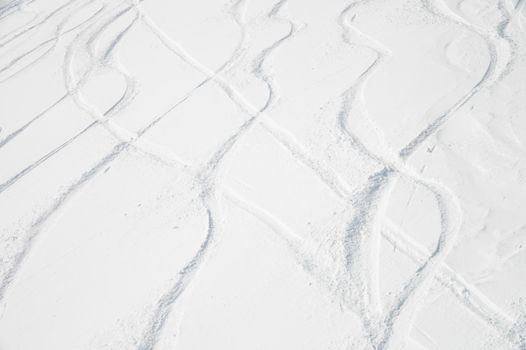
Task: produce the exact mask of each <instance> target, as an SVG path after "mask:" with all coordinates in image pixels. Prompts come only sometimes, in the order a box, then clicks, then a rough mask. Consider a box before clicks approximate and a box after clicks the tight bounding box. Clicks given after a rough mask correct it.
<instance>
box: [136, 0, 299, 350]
mask: <svg viewBox="0 0 526 350" xmlns="http://www.w3.org/2000/svg"><path fill="white" fill-rule="evenodd" d="M285 3H286V0H285V1H279V2H278V3H277V4H276V5H275V6H274V7H273V8H272V10H271V11H270V12H269V14H268V18H269V19H271V20H272V19H273V18H274V17H275V15H276V14H277V13H278V12H279V10H280V8H281V7H282V6H283V5H284V4H285ZM244 5H245V4H244V1H243V0H241V1H238V2H236V3H235V4H234V5H233V6H232V10H233V11H231V15H232V17H233V19H234V21H236V23H237V24H238V26H239V27H240V29H241V31H242V34H241V42H240V45H239V46H238V50H239V51H238V52H234V54H233V55H232V57H231V58H230V60H229V61H227V62H226V63H225V64H224V65H222V66H221V68H220V71H219V72H217V73H213V72H212V71H211V70H210V69H208V68H207V67H205V66H203V65H201V64H200V63H199V62H198V61H197V60H195V59H193V58H192V57H191V56H190V55H188V53H187V52H186V51H185V50H184V49H183V48H182V47H181V46H180V45H178V44H177V43H176V42H174V41H173V40H171V39H170V38H169V37H168V36H167V35H166V34H165V33H164V32H162V31H161V30H160V28H158V27H157V26H155V25H153V22H152V21H151V20H150V19H149V18H148V17H147V16H146V15H145V14H144V13H142V16H143V18H144V19H145V20H146V22H147V23H148V24H149V26H150V28H151V29H152V30H154V31H155V32H156V34H157V35H158V37H159V38H160V39H161V41H162V42H163V43H165V45H166V46H167V47H168V48H169V49H170V50H171V51H172V52H174V53H175V54H176V55H177V56H179V57H180V58H182V59H183V60H185V61H186V62H188V63H190V64H192V65H193V66H194V67H195V68H197V69H198V70H199V71H201V72H202V73H204V74H206V75H207V76H208V77H209V78H211V79H212V81H214V82H216V83H217V84H218V85H219V86H220V87H221V88H222V89H223V91H224V92H225V93H226V95H227V96H228V97H229V98H230V99H231V100H232V101H233V102H234V103H235V104H236V105H237V106H238V108H239V109H240V111H242V112H245V113H247V114H248V115H249V119H248V120H247V121H245V122H244V123H243V124H242V125H241V127H240V128H239V129H238V130H237V131H236V132H235V133H234V134H233V135H232V136H230V137H229V138H228V139H227V140H226V141H225V142H224V143H223V144H222V146H221V147H220V148H219V149H218V150H217V151H216V152H215V154H214V155H213V156H212V158H211V159H210V161H208V162H207V163H206V164H205V165H204V166H203V168H202V170H201V171H200V173H199V180H200V183H202V186H203V194H204V195H203V198H204V201H203V204H204V205H205V207H207V208H211V207H213V206H215V205H217V206H218V207H219V203H215V202H216V201H217V198H214V196H212V195H210V194H211V193H214V194H215V193H216V191H218V190H219V189H221V188H222V186H223V183H222V174H221V170H222V165H223V164H224V163H226V162H227V158H226V157H227V156H228V154H230V153H232V152H233V151H234V148H235V146H236V145H238V144H239V140H241V139H242V138H243V137H244V136H245V135H246V134H248V132H249V131H250V130H251V129H252V128H253V127H254V126H255V125H256V124H257V122H258V121H259V119H261V118H262V116H263V113H264V112H265V111H266V110H267V109H270V108H271V107H272V106H273V104H274V103H276V101H277V99H278V97H277V96H276V94H275V90H274V82H273V80H272V79H271V78H270V77H269V75H267V73H266V72H265V70H264V67H263V66H264V63H265V61H266V60H267V59H269V57H270V56H271V53H272V51H274V50H275V49H276V48H277V47H278V46H279V45H280V44H281V43H282V42H283V41H285V40H286V39H287V38H289V37H291V36H292V35H293V33H294V27H293V24H292V23H291V30H290V32H289V33H288V34H287V35H286V36H284V37H283V38H281V39H279V40H278V41H276V42H275V43H274V44H272V45H271V46H270V47H268V48H266V49H264V50H263V51H262V53H261V54H260V55H259V56H258V57H257V59H256V61H255V64H254V69H253V73H254V75H256V76H257V77H258V78H260V79H262V80H264V81H265V83H266V84H267V87H268V89H269V95H268V99H267V101H266V103H265V105H264V106H263V108H261V109H260V110H259V111H258V110H255V111H254V110H253V109H254V108H253V107H252V105H250V104H249V103H248V101H247V100H246V99H245V98H244V97H243V96H242V95H241V94H239V93H238V92H237V91H236V90H234V89H233V88H231V87H230V86H229V85H228V83H226V82H225V81H224V80H223V79H221V78H219V77H218V76H219V74H220V73H221V72H223V71H226V70H228V69H232V68H233V67H234V66H235V63H237V61H238V60H239V59H240V58H241V56H242V53H243V52H244V51H245V50H246V48H245V45H244V44H245V39H246V38H247V34H246V25H245V23H244V19H243V12H242V10H241V7H242V6H244ZM236 51H237V50H236ZM250 107H252V108H250ZM230 192H232V191H231V190H230ZM216 195H218V194H216ZM213 217H214V218H215V220H220V216H219V215H215V216H213ZM216 231H219V230H217V229H215V230H213V232H211V233H210V235H209V236H207V239H206V242H207V243H206V245H204V246H203V249H202V250H200V251H199V252H198V254H199V255H200V256H202V258H201V259H199V261H198V262H197V263H195V264H194V265H193V269H192V271H193V272H192V276H193V274H194V273H196V272H197V271H198V270H199V269H200V268H201V266H202V265H203V264H204V263H205V257H206V255H207V254H209V250H210V249H211V245H210V244H209V243H208V242H210V241H212V240H213V239H214V238H215V236H216V235H217V234H218V232H216ZM192 276H190V277H187V275H186V274H184V275H182V276H181V277H180V278H179V279H178V280H177V281H176V282H175V284H174V286H173V287H172V288H171V289H170V290H169V291H168V292H167V294H165V296H163V298H161V300H162V301H163V300H165V299H168V300H169V302H160V303H159V304H158V306H157V308H156V310H155V312H154V314H153V317H152V319H151V320H150V322H149V325H148V326H147V328H146V333H145V335H143V338H142V340H141V342H140V344H139V347H138V349H139V350H151V349H154V348H155V345H156V344H157V342H158V341H159V338H160V336H161V334H162V330H163V326H164V324H165V322H166V319H167V317H169V316H170V313H171V311H172V309H173V306H174V304H175V302H176V301H177V299H178V297H179V296H180V295H181V293H182V292H183V291H184V289H185V288H186V287H187V285H188V284H189V283H191V281H192ZM183 279H184V280H185V282H184V287H179V284H180V283H181V282H180V281H182V280H183ZM166 296H170V297H168V298H167V297H166ZM178 327H179V326H177V328H178ZM175 333H176V334H177V333H178V330H175ZM176 339H177V338H176Z"/></svg>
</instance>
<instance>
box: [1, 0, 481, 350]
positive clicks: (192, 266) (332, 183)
mask: <svg viewBox="0 0 526 350" xmlns="http://www.w3.org/2000/svg"><path fill="white" fill-rule="evenodd" d="M283 3H284V1H280V2H279V3H278V4H277V5H276V6H277V7H278V10H279V7H281V6H282V4H283ZM275 13H277V10H276V11H275V12H274V14H275ZM271 14H272V11H271ZM269 16H270V14H269ZM292 32H293V31H292V30H291V33H290V35H292ZM243 35H244V34H243ZM285 39H286V38H283V39H281V40H280V41H282V40H285ZM274 45H275V46H277V43H275V44H274ZM274 45H273V46H274ZM110 50H111V49H110ZM270 51H272V50H270V48H269V53H270ZM190 57H191V56H190ZM262 57H263V58H262V59H261V61H260V65H259V69H261V67H262V64H263V61H264V59H265V55H264V54H263V55H262ZM227 65H228V63H226V64H225V66H227ZM375 65H376V62H375V63H374V64H373V66H371V72H372V70H373V69H372V68H374V66H375ZM203 67H204V66H203ZM256 67H257V66H256ZM205 69H206V67H205ZM488 70H489V69H488ZM207 73H211V74H207V76H208V78H207V79H206V80H205V81H203V83H201V84H200V85H198V86H197V87H196V88H195V89H197V88H199V87H200V86H202V85H203V84H206V83H207V82H208V81H214V82H216V83H217V82H218V81H220V82H221V80H220V78H218V77H217V75H218V72H212V71H210V70H207ZM254 74H255V75H256V76H258V74H259V76H258V77H259V78H261V79H263V80H265V78H266V79H267V80H265V82H266V83H267V85H268V86H269V89H270V90H272V88H271V86H272V84H271V83H270V82H271V81H272V78H271V77H269V76H267V77H265V76H264V75H263V71H262V70H260V71H259V72H257V69H255V70H254ZM485 76H486V75H485ZM364 81H365V79H364ZM224 90H225V92H227V91H228V92H227V94H228V93H230V94H229V96H230V97H231V98H232V99H233V100H234V99H235V98H239V101H242V102H245V101H246V100H244V98H242V95H240V94H238V93H237V92H236V91H235V90H233V89H231V88H230V86H229V85H228V84H227V83H226V82H225V85H224ZM193 91H195V90H193ZM477 91H478V90H477ZM240 96H241V97H240ZM188 97H189V96H186V97H185V98H184V99H183V100H182V101H180V102H179V103H182V102H184V101H185V100H186V99H187V98H188ZM272 99H273V91H270V94H269V100H268V101H267V103H266V105H265V106H264V108H263V109H262V110H261V111H259V112H258V111H257V110H256V109H255V108H254V107H253V106H252V105H250V104H244V103H241V104H239V105H240V106H245V107H246V106H248V108H247V110H249V111H251V112H252V118H251V119H249V121H247V123H248V124H247V123H245V124H243V126H242V127H241V128H240V130H239V131H238V133H236V135H239V136H236V135H234V136H233V137H232V138H231V139H229V140H228V141H227V142H226V143H225V145H224V146H223V147H222V150H221V149H220V150H219V151H218V152H217V153H216V156H215V157H214V158H213V160H212V161H211V162H210V163H209V166H208V167H207V168H208V170H207V171H206V172H205V174H206V176H204V177H203V178H204V179H208V180H207V181H209V182H211V180H210V179H211V178H215V177H216V176H217V175H212V174H214V173H215V171H216V168H218V165H219V164H220V163H222V159H223V158H224V156H225V155H226V154H227V153H228V152H229V150H230V149H231V148H232V147H233V145H234V144H235V143H236V142H237V140H238V138H239V137H240V135H242V134H243V133H245V132H246V130H248V129H249V128H250V126H251V125H252V124H253V123H254V122H250V121H251V120H254V119H255V117H256V116H258V115H264V114H263V113H262V112H263V111H264V110H265V109H267V108H268V107H269V106H270V105H271V104H272V102H271V100H272ZM468 99H469V98H468ZM465 102H467V101H465ZM465 102H464V103H465ZM179 103H177V104H176V105H178V104H179ZM464 103H462V104H464ZM172 108H175V106H174V107H172ZM172 108H171V109H172ZM458 108H460V106H458ZM458 108H455V109H451V110H450V111H451V112H450V113H453V112H454V111H455V110H457V109H458ZM171 109H170V110H171ZM254 111H256V112H255V113H254ZM450 113H449V112H448V115H449V114H450ZM166 114H167V113H165V114H163V115H162V116H160V117H159V118H157V119H156V120H155V121H154V122H153V123H152V124H150V126H153V125H155V123H157V122H158V121H159V120H160V119H161V118H162V117H164V115H166ZM260 118H263V117H260ZM442 123H443V122H442ZM265 125H266V124H265ZM269 125H270V126H268V125H267V128H268V129H267V130H271V131H274V132H275V130H276V129H277V130H279V127H277V126H276V125H274V124H272V122H269ZM440 125H441V124H440ZM430 127H431V129H430V131H429V132H428V133H427V136H425V137H424V138H422V137H420V135H422V133H421V134H419V136H417V138H415V140H417V139H419V137H420V139H419V141H418V142H414V145H413V146H412V147H409V145H408V146H406V147H405V148H404V149H403V150H402V151H404V150H406V151H405V152H402V151H400V156H401V157H402V158H404V156H403V154H408V156H409V155H410V154H411V153H412V152H413V151H414V150H415V149H416V147H417V146H418V145H420V144H421V143H422V142H423V141H424V140H425V139H426V138H427V137H428V136H429V135H431V134H432V133H433V132H434V131H435V130H436V129H437V128H438V127H435V128H434V129H433V127H432V126H430ZM148 129H149V128H148V127H146V128H145V129H143V130H142V131H141V132H140V133H137V135H136V136H135V138H132V141H131V142H123V143H120V144H119V145H118V146H116V147H115V148H114V150H113V151H112V153H111V154H110V155H109V156H108V157H105V158H104V159H103V161H102V162H101V163H98V165H96V166H95V167H94V168H92V169H90V171H88V172H86V173H85V174H84V175H83V176H82V177H81V179H80V181H78V182H76V184H74V185H73V186H72V187H70V189H71V191H69V190H68V191H66V192H65V194H64V196H61V197H63V199H64V200H65V199H67V198H68V197H69V196H70V194H72V193H73V192H75V191H77V190H78V188H79V187H80V186H81V185H82V184H83V183H85V182H86V181H87V180H89V178H91V177H92V176H93V175H95V173H97V172H98V171H99V170H100V169H101V168H103V167H104V165H106V164H107V163H109V162H111V161H113V160H114V159H115V158H116V157H117V155H118V154H120V152H122V151H123V150H124V149H125V148H127V147H128V146H130V145H131V144H132V142H133V140H135V139H137V138H138V137H140V136H141V135H142V134H144V133H145V132H146V131H147V130H148ZM345 129H346V128H345ZM428 129H429V128H428ZM269 132H270V131H269ZM277 134H278V135H280V136H281V134H284V135H285V136H283V137H281V138H278V139H279V140H282V142H283V140H290V138H289V136H290V135H287V132H286V131H283V130H279V132H278V133H277ZM290 143H291V144H292V146H291V144H288V145H286V146H287V148H288V149H289V150H292V152H293V153H295V151H294V147H298V148H299V151H296V152H297V153H295V157H296V158H299V157H298V154H299V155H300V157H301V156H302V157H304V159H303V160H302V162H304V163H309V162H310V164H309V167H311V169H312V168H315V169H313V170H314V171H315V172H316V173H317V174H318V175H319V176H320V177H321V178H322V179H325V180H324V181H325V182H326V183H328V185H329V187H330V188H331V189H333V190H335V192H336V193H339V194H343V195H344V196H345V195H346V194H348V193H349V192H348V190H347V188H346V186H345V185H342V181H341V179H340V178H339V177H338V176H335V175H334V174H333V173H332V172H331V171H330V170H329V171H327V170H325V169H324V166H323V164H322V165H320V163H319V162H317V161H315V160H312V157H310V155H307V152H305V150H304V149H303V148H302V147H301V146H298V145H299V144H298V143H295V141H292V142H290ZM410 145H411V143H410ZM359 147H361V146H359ZM408 147H409V148H408ZM362 150H365V148H362ZM408 156H407V157H408ZM407 157H406V158H407ZM99 164H102V165H99ZM385 170H386V171H387V172H388V173H390V171H391V169H390V168H386V169H385ZM406 175H407V174H406ZM407 176H408V177H409V178H410V179H412V180H415V179H418V180H420V181H422V183H424V180H421V179H420V178H419V177H417V176H415V174H411V173H410V172H409V173H408V175H407ZM327 178H328V179H329V181H327ZM380 178H381V179H382V178H383V177H382V176H380ZM382 181H383V180H382ZM205 182H206V181H205ZM373 182H374V181H373ZM217 186H219V185H215V187H217ZM215 187H213V188H215ZM342 188H343V190H342ZM209 191H211V189H209ZM373 192H374V191H371V190H366V191H365V194H369V195H371V194H374V193H373ZM438 192H439V191H437V193H438ZM207 193H209V192H207ZM205 197H206V196H205ZM210 198H211V197H210ZM209 200H210V199H209ZM62 202H63V201H57V202H56V203H57V204H56V205H54V208H53V209H52V210H51V211H50V212H49V215H47V217H46V215H43V216H42V217H41V218H42V220H37V221H36V223H35V224H36V225H33V227H38V226H40V225H42V223H44V222H45V221H46V220H47V218H48V217H49V216H50V215H51V214H53V212H55V211H56V210H57V209H58V208H59V207H60V206H61V205H62ZM205 202H206V201H205ZM372 204H373V202H372V201H369V202H368V204H367V205H368V206H370V205H372ZM207 205H208V215H209V223H210V226H209V232H208V235H207V238H206V239H205V242H204V243H203V245H202V246H201V248H200V249H199V251H198V253H197V254H196V258H195V259H192V261H194V260H195V262H194V263H192V261H191V262H190V263H189V264H188V265H187V268H185V269H183V272H184V271H186V272H184V274H183V275H181V278H180V279H179V281H183V282H181V284H177V283H176V284H175V285H174V288H172V290H171V291H172V293H171V294H172V295H176V296H175V297H174V298H173V299H172V298H170V297H166V298H163V299H162V300H164V301H163V302H162V303H161V304H163V305H171V304H173V302H175V299H177V297H178V295H180V293H182V291H183V290H184V287H181V286H183V285H185V284H187V283H186V282H184V281H189V280H191V276H193V274H194V273H195V272H194V271H197V269H198V267H199V265H200V264H201V263H202V260H204V258H201V256H205V253H206V251H207V249H208V248H207V247H208V245H209V244H208V242H209V239H210V238H211V237H212V236H211V235H212V232H213V231H214V229H213V227H214V225H213V224H212V223H213V217H214V215H212V211H213V210H210V206H212V204H210V203H209V204H207ZM366 212H369V209H366ZM446 216H447V215H446ZM443 220H447V218H445V219H443ZM37 231H38V229H37V230H36V231H35V232H37ZM35 236H36V235H35ZM30 241H32V239H31V240H30ZM205 243H206V244H205ZM442 243H444V242H442ZM30 244H31V243H30ZM439 246H440V244H439ZM412 249H413V248H412ZM437 250H439V248H438V247H437ZM24 251H25V252H26V253H24V254H27V251H29V250H27V251H26V250H24ZM200 252H202V253H200ZM435 253H437V252H435ZM430 259H431V258H428V259H427V260H426V262H427V264H430V263H429V262H430ZM435 265H438V263H435ZM424 268H425V266H424V265H423V267H422V269H424ZM435 269H436V267H435ZM184 276H188V277H184ZM416 280H418V281H416ZM421 280H422V278H418V279H415V281H416V282H414V283H413V284H414V285H420V284H421V283H422V281H421ZM178 285H179V287H178ZM4 286H5V284H4V283H2V288H0V299H1V298H2V294H3V291H4V289H5V288H4ZM413 287H414V286H413ZM409 289H411V288H409ZM178 290H181V292H178ZM162 309H163V312H161V313H160V315H161V318H159V319H158V320H164V319H165V318H166V316H162V315H167V313H166V314H165V313H164V312H165V311H166V310H169V309H170V307H169V306H168V307H164V308H162ZM395 313H396V315H391V316H392V318H391V320H392V319H393V317H397V316H398V315H399V311H397V312H395ZM391 316H390V317H391ZM163 317H164V318H163ZM162 323H163V322H160V323H159V322H158V323H155V327H153V329H159V330H160V329H161V328H162ZM158 325H160V326H158ZM157 327H158V328H157ZM390 329H392V325H391V327H390ZM148 339H150V340H151V339H152V338H148ZM146 343H148V341H146ZM151 344H152V345H151V346H152V347H151V348H153V346H154V344H155V342H153V343H151ZM386 344H387V343H386V342H384V343H381V344H380V345H381V346H382V347H381V348H383V346H384V345H386ZM141 349H142V348H141ZM144 349H148V347H145V348H144Z"/></svg>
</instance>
